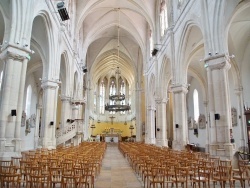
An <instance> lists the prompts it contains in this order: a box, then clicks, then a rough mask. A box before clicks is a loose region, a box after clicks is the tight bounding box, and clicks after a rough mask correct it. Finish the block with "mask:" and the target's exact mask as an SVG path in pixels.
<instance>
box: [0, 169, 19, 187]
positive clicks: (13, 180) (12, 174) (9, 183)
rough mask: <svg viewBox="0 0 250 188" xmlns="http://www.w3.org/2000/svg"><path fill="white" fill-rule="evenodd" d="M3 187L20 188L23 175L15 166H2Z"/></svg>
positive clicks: (0, 172)
mask: <svg viewBox="0 0 250 188" xmlns="http://www.w3.org/2000/svg"><path fill="white" fill-rule="evenodd" d="M0 180H1V187H5V185H6V187H11V188H12V187H13V188H16V187H18V188H19V187H20V184H21V182H20V180H21V175H20V173H17V172H16V169H15V168H14V167H13V166H0Z"/></svg>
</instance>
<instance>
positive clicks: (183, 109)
mask: <svg viewBox="0 0 250 188" xmlns="http://www.w3.org/2000/svg"><path fill="white" fill-rule="evenodd" d="M171 89H172V91H173V106H174V109H173V122H174V130H173V132H174V137H173V149H178V150H181V149H185V146H186V145H187V144H188V125H187V104H186V94H187V86H184V85H173V86H172V87H171Z"/></svg>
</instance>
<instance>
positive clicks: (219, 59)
mask: <svg viewBox="0 0 250 188" xmlns="http://www.w3.org/2000/svg"><path fill="white" fill-rule="evenodd" d="M204 61H205V67H206V68H210V69H212V70H214V69H226V70H229V69H230V68H231V64H230V63H229V59H228V57H227V56H226V55H225V54H223V55H217V56H212V57H209V58H206V59H204Z"/></svg>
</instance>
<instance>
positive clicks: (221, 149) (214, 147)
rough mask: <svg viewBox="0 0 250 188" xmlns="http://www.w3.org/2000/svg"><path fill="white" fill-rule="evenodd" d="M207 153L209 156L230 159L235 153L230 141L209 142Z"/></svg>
mask: <svg viewBox="0 0 250 188" xmlns="http://www.w3.org/2000/svg"><path fill="white" fill-rule="evenodd" d="M209 153H210V155H211V156H218V157H220V158H221V159H229V160H232V159H233V156H234V153H235V145H234V144H231V143H225V144H220V145H219V144H210V145H209Z"/></svg>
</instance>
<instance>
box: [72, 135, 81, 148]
mask: <svg viewBox="0 0 250 188" xmlns="http://www.w3.org/2000/svg"><path fill="white" fill-rule="evenodd" d="M81 142H82V133H81V132H79V133H76V136H74V137H73V143H74V146H78V145H79V144H80V143H81Z"/></svg>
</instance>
